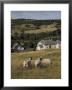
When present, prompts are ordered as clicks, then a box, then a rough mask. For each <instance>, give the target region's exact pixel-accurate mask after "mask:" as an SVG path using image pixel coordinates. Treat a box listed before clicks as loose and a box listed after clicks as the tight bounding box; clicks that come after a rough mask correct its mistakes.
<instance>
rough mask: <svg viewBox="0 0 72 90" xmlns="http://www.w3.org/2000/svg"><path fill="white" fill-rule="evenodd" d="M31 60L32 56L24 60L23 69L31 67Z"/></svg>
mask: <svg viewBox="0 0 72 90" xmlns="http://www.w3.org/2000/svg"><path fill="white" fill-rule="evenodd" d="M31 60H32V58H28V59H27V60H25V61H24V62H23V68H24V69H25V68H31V67H32V64H31Z"/></svg>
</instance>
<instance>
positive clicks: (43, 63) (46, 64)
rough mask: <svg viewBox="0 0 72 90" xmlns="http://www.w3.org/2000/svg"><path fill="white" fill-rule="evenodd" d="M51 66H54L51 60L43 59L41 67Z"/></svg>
mask: <svg viewBox="0 0 72 90" xmlns="http://www.w3.org/2000/svg"><path fill="white" fill-rule="evenodd" d="M51 64H52V61H51V59H42V61H41V66H48V65H51Z"/></svg>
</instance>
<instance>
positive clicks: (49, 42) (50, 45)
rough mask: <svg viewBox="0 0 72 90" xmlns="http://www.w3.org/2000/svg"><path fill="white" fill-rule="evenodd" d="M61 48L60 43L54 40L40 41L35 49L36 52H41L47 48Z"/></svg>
mask: <svg viewBox="0 0 72 90" xmlns="http://www.w3.org/2000/svg"><path fill="white" fill-rule="evenodd" d="M60 47H61V41H59V40H56V41H53V40H41V41H40V42H39V43H38V44H37V47H36V50H43V49H48V48H60Z"/></svg>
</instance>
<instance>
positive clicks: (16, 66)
mask: <svg viewBox="0 0 72 90" xmlns="http://www.w3.org/2000/svg"><path fill="white" fill-rule="evenodd" d="M40 56H42V57H43V58H50V59H51V60H52V65H51V66H47V67H45V68H34V66H33V68H32V69H31V70H23V68H22V63H23V61H24V60H25V59H26V58H28V57H32V59H33V60H35V59H37V58H38V57H40ZM11 78H12V79H60V78H61V51H60V49H48V50H42V51H30V52H22V53H12V55H11Z"/></svg>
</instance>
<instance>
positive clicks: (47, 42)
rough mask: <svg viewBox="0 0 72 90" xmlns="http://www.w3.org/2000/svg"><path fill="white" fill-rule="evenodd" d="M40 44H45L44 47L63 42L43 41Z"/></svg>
mask: <svg viewBox="0 0 72 90" xmlns="http://www.w3.org/2000/svg"><path fill="white" fill-rule="evenodd" d="M40 43H42V44H44V45H55V44H57V43H59V44H60V43H61V41H59V40H56V41H53V40H41V41H40Z"/></svg>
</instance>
